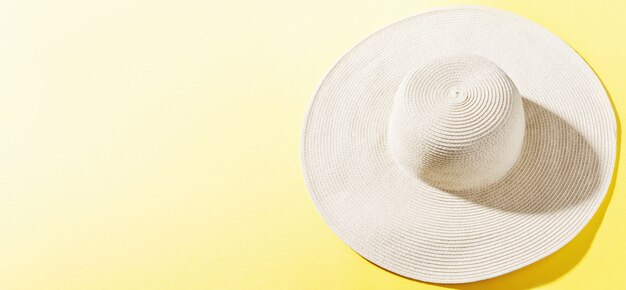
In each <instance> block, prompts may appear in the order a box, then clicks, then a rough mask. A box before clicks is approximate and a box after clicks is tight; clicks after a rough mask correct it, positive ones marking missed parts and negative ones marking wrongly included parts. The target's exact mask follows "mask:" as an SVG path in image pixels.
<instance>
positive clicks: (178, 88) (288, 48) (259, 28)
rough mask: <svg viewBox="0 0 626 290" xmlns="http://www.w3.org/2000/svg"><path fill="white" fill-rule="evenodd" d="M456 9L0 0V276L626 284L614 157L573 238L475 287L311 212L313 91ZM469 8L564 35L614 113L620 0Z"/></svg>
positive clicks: (354, 285)
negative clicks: (369, 256)
mask: <svg viewBox="0 0 626 290" xmlns="http://www.w3.org/2000/svg"><path fill="white" fill-rule="evenodd" d="M452 2H453V1H368V0H346V1H340V0H324V1H312V0H311V1H287V0H285V1H280V0H269V1H254V0H247V1H212V0H210V1H187V0H176V1H173V0H172V1H136V0H133V1H129V0H114V1H84V0H76V1H69V0H63V1H29V0H26V1H25V0H19V1H18V0H8V1H7V0H1V1H0V289H2V290H13V289H81V290H82V289H435V288H440V287H441V288H446V287H450V288H459V289H489V288H505V289H515V288H529V287H538V288H543V289H626V230H625V226H624V221H625V219H626V197H625V196H624V195H623V191H624V190H626V184H625V182H626V175H624V171H623V170H622V171H619V172H617V173H616V178H615V179H614V183H613V185H612V190H611V191H610V192H609V194H608V195H607V198H606V200H605V202H604V203H603V204H602V207H601V208H600V210H599V212H598V213H597V214H596V216H595V217H594V219H593V220H592V221H591V223H590V224H589V225H588V226H587V227H586V228H585V229H584V230H583V232H582V233H581V234H580V235H579V236H578V237H577V238H576V239H575V240H573V241H572V242H571V243H570V244H568V245H567V246H566V247H564V248H563V249H561V250H560V251H558V252H557V253H555V254H554V255H552V256H549V257H548V258H546V259H544V260H541V261H540V262H538V263H536V264H533V265H531V266H529V267H527V268H524V269H521V270H518V271H516V272H513V273H510V274H507V275H505V276H501V277H499V278H495V279H491V280H487V281H483V282H477V283H473V284H467V285H447V286H446V285H443V286H441V285H433V284H426V283H422V282H418V281H413V280H409V279H405V278H402V277H399V276H396V275H394V274H391V273H389V272H386V271H384V270H382V269H380V268H378V267H376V266H374V265H372V264H370V263H368V262H367V261H365V260H364V259H363V258H361V257H360V256H358V255H357V254H356V253H354V252H353V251H352V250H350V248H348V247H347V246H346V245H345V244H343V243H342V242H341V241H340V240H339V239H338V238H337V237H336V236H335V235H334V234H333V233H332V232H331V231H330V230H329V228H328V227H327V226H326V225H325V224H324V223H323V221H322V219H321V217H320V216H319V215H318V213H317V212H316V210H315V208H314V206H313V203H312V201H311V200H310V198H309V195H308V193H307V191H306V188H305V185H304V182H303V178H302V174H301V169H300V159H299V154H300V152H299V146H300V144H299V143H300V126H301V122H302V120H303V116H304V112H305V109H306V106H307V103H308V101H309V97H310V95H311V93H312V92H313V90H314V88H315V86H316V85H317V83H318V82H319V81H320V79H321V78H322V77H323V75H324V73H325V72H326V71H327V69H328V68H329V67H330V66H331V65H332V64H333V63H334V62H335V61H336V60H337V59H338V58H339V57H340V56H341V55H343V53H344V52H346V51H347V50H348V49H349V48H351V47H352V46H353V45H355V44H356V43H357V42H358V41H359V40H361V39H362V38H364V37H365V36H367V35H369V34H370V33H372V32H374V31H376V30H378V29H379V28H382V27H383V26H385V25H387V24H389V23H391V22H394V21H396V20H398V19H401V18H404V17H407V16H410V15H413V14H415V13H418V12H420V11H422V10H424V9H427V8H430V7H433V6H438V5H444V4H450V3H452ZM454 3H459V2H456V1H454ZM464 3H475V4H482V5H487V6H493V7H498V8H501V9H505V10H509V11H513V12H515V13H517V14H520V15H523V16H526V17H527V18H530V19H531V20H533V21H535V22H537V23H539V24H541V25H543V26H544V27H546V28H547V29H549V30H551V31H552V32H554V33H556V34H557V35H559V36H560V37H562V38H563V39H564V40H565V41H567V42H568V43H569V44H570V45H571V46H573V47H574V48H575V49H576V50H577V51H578V52H579V53H580V54H581V55H582V56H583V57H584V58H585V59H586V60H587V61H588V62H589V64H590V65H591V66H592V67H593V69H594V70H595V71H596V72H597V73H598V75H599V76H600V78H601V79H602V80H603V82H604V84H605V86H606V88H607V90H608V92H609V93H610V95H611V97H612V100H613V102H614V105H615V108H616V110H617V112H618V113H621V114H626V99H625V98H624V96H625V95H626V80H625V78H626V34H625V33H626V32H625V30H624V29H626V17H624V12H625V11H626V2H624V1H612V2H610V1H603V2H598V1H571V0H562V1H471V2H469V1H468V2H464ZM620 136H621V135H620ZM619 145H620V146H621V143H620V144H619ZM618 163H620V162H618ZM624 166H625V164H621V165H620V166H619V167H624Z"/></svg>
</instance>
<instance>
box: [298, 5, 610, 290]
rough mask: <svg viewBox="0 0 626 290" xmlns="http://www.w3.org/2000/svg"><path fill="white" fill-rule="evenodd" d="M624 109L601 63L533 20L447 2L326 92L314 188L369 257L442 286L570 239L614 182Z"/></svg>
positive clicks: (355, 63) (343, 232)
mask: <svg viewBox="0 0 626 290" xmlns="http://www.w3.org/2000/svg"><path fill="white" fill-rule="evenodd" d="M615 151H616V121H615V115H614V113H613V110H612V107H611V103H610V101H609V98H608V96H607V94H606V92H605V90H604V88H603V86H602V84H601V82H600V81H599V80H598V78H597V77H596V75H595V74H594V73H593V71H592V70H591V69H590V68H589V66H588V65H587V64H586V63H585V61H584V60H583V59H582V58H581V57H580V56H578V55H577V54H576V52H575V51H574V50H573V49H572V48H570V47H569V46H568V45H567V44H566V43H565V42H563V41H562V40H560V39H559V38H558V37H556V36H555V35H553V34H552V33H550V32H548V31H546V30H545V29H543V28H541V27H540V26H538V25H536V24H534V23H532V22H531V21H529V20H526V19H524V18H521V17H519V16H516V15H513V14H511V13H507V12H502V11H499V10H496V9H490V8H482V7H466V6H463V7H448V8H444V9H437V10H432V11H429V12H425V13H422V14H419V15H416V16H413V17H410V18H407V19H405V20H402V21H400V22H397V23H394V24H392V25H390V26H388V27H386V28H384V29H382V30H380V31H378V32H376V33H374V34H373V35H371V36H369V37H368V38H367V39H365V40H364V41H362V42H361V43H359V44H358V45H357V46H356V47H355V48H353V49H352V50H350V51H349V52H348V53H347V54H346V55H345V56H343V58H341V60H340V61H339V62H338V63H337V64H336V65H335V66H334V67H333V68H332V69H331V70H330V71H329V72H328V74H327V75H326V76H325V77H324V79H323V81H322V82H321V84H320V85H319V87H318V89H317V90H316V92H315V93H314V95H313V98H312V100H311V103H310V105H309V110H308V113H307V115H306V118H305V122H304V129H303V136H302V162H303V169H304V174H305V179H306V183H307V186H308V188H309V192H310V193H311V196H312V199H313V201H314V202H315V204H316V206H317V208H318V210H319V212H320V213H321V215H322V216H323V218H324V220H325V221H326V223H327V224H328V225H329V226H330V227H331V228H332V230H333V231H334V232H335V233H336V234H337V235H338V236H339V237H340V238H341V239H342V240H343V241H345V242H346V243H347V244H348V245H349V246H350V247H351V248H352V249H354V250H355V251H356V252H358V253H359V254H360V255H362V256H363V257H364V258H366V259H368V260H370V261H371V262H373V263H375V264H377V265H379V266H381V267H383V268H385V269H387V270H389V271H392V272H395V273H397V274H400V275H403V276H406V277H410V278H414V279H418V280H423V281H429V282H437V283H464V282H472V281H477V280H482V279H487V278H491V277H495V276H498V275H502V274H505V273H508V272H511V271H513V270H516V269H518V268H521V267H523V266H526V265H528V264H530V263H533V262H535V261H537V260H539V259H541V258H543V257H545V256H547V255H549V254H551V253H553V252H554V251H556V250H557V249H559V248H561V247H562V246H564V245H565V244H566V243H567V242H569V241H570V240H571V239H572V238H574V236H576V234H577V233H578V232H579V231H580V230H581V229H582V228H583V227H584V226H585V224H587V222H588V221H589V220H590V219H591V217H592V216H593V214H594V213H595V211H596V210H597V209H598V206H599V205H600V203H601V202H602V200H603V198H604V196H605V194H606V192H607V189H608V187H609V183H610V182H611V178H612V173H613V167H614V163H615V154H616V152H615Z"/></svg>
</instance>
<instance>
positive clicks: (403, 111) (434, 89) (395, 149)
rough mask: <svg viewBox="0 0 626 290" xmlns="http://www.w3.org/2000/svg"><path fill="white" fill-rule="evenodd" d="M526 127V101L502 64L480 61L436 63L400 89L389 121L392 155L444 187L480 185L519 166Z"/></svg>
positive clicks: (464, 58)
mask: <svg viewBox="0 0 626 290" xmlns="http://www.w3.org/2000/svg"><path fill="white" fill-rule="evenodd" d="M524 128H525V123H524V108H523V105H522V98H521V96H520V95H519V92H518V91H517V88H516V87H515V84H513V82H512V81H511V79H509V77H508V76H507V75H506V73H504V72H503V71H502V70H501V69H500V68H498V67H497V66H496V65H495V64H493V63H491V62H490V61H488V60H486V59H484V58H481V57H478V56H462V57H456V58H444V59H436V60H434V61H432V62H430V63H428V64H426V65H424V66H423V67H420V68H418V69H416V70H414V71H413V72H411V73H409V75H408V76H407V77H405V78H404V80H403V81H402V83H401V84H400V87H399V89H398V91H397V93H396V96H395V99H394V103H393V107H392V112H391V116H390V121H389V131H388V139H389V152H390V156H391V157H392V159H393V160H394V161H395V162H396V163H398V164H399V165H400V166H401V167H403V168H404V169H406V170H407V171H408V172H409V173H412V174H413V175H414V176H416V177H418V178H421V179H422V180H424V181H425V182H428V183H429V184H431V185H433V186H435V187H437V188H440V189H444V190H463V189H471V188H477V187H480V186H485V185H489V184H492V183H494V182H496V181H498V180H500V179H501V178H502V177H503V176H504V175H505V174H506V173H507V172H508V171H509V170H510V169H511V167H513V165H514V164H515V162H516V161H517V159H518V157H519V155H520V151H521V149H522V144H523V140H524Z"/></svg>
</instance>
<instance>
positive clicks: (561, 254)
mask: <svg viewBox="0 0 626 290" xmlns="http://www.w3.org/2000/svg"><path fill="white" fill-rule="evenodd" d="M603 85H604V84H603ZM605 90H606V87H605ZM606 91H607V94H608V96H609V101H610V102H611V106H612V108H613V113H614V114H615V120H616V124H617V127H616V129H617V131H616V139H617V147H616V155H615V165H614V170H613V176H612V178H611V183H610V184H609V188H608V191H607V193H606V196H605V198H604V200H603V201H602V203H601V204H600V207H599V208H598V210H597V211H596V213H595V215H594V216H593V218H592V219H591V220H590V221H589V223H587V225H585V227H584V228H583V229H582V230H581V231H580V233H578V235H577V236H576V237H574V239H572V240H571V241H570V242H569V243H567V244H566V245H565V246H563V247H562V248H560V249H559V250H557V251H556V252H554V253H552V254H551V255H549V256H547V257H545V258H543V259H541V260H539V261H537V262H535V263H533V264H532V265H529V266H526V267H523V268H521V269H517V270H515V271H513V272H509V273H506V274H504V275H501V276H497V277H494V278H490V279H487V280H482V281H476V282H470V283H463V284H439V283H430V282H423V281H418V280H414V281H417V282H420V283H425V284H430V285H435V286H440V287H445V288H450V289H460V290H472V289H486V290H488V289H512V290H518V289H519V290H521V289H531V288H535V287H538V286H540V285H543V284H546V283H549V282H551V281H554V280H556V279H558V278H559V277H561V276H562V275H564V274H565V273H567V272H568V271H570V270H571V269H572V268H573V267H574V266H575V265H576V264H578V262H580V260H581V259H582V258H583V257H584V256H585V254H586V253H587V251H588V250H589V247H590V246H591V242H592V241H593V239H594V237H595V235H596V233H597V231H598V229H599V227H600V225H601V224H602V220H603V219H604V215H605V214H606V210H607V208H608V206H609V203H610V202H611V199H612V197H613V192H614V190H615V183H616V181H617V176H618V174H617V173H618V167H619V160H620V149H621V144H622V125H621V121H620V118H619V115H618V113H617V110H615V104H614V103H613V100H612V97H611V94H610V93H609V92H608V90H606ZM527 106H528V108H529V109H530V110H545V109H544V108H541V107H540V106H538V105H537V104H535V103H533V102H530V101H528V100H525V101H524V109H526V108H527ZM531 112H532V111H531ZM544 113H549V112H544ZM549 114H551V113H549ZM556 122H564V121H563V120H560V121H558V120H557V121H556ZM564 123H565V122H564ZM560 125H561V126H560V127H562V126H565V125H567V124H566V123H565V124H560ZM567 126H569V125H567ZM567 126H565V128H562V129H561V130H565V131H566V132H569V133H574V134H577V135H578V137H580V138H582V136H580V134H579V133H578V132H576V131H575V130H574V129H573V128H571V127H569V128H568V127H567ZM569 130H573V131H574V132H570V131H569ZM583 141H584V138H583ZM584 144H585V145H586V146H589V145H588V144H587V143H586V141H585V143H584ZM585 145H583V146H585ZM595 162H597V159H596V161H595ZM583 196H584V194H583ZM540 209H541V207H539V208H535V210H540ZM361 257H362V256H361ZM363 259H364V260H366V261H368V262H369V263H370V264H372V265H374V266H376V267H378V268H380V269H382V270H384V271H386V272H388V273H390V274H392V275H395V276H398V277H402V278H404V279H409V280H413V279H411V278H407V277H404V276H402V275H399V274H396V273H393V272H391V271H389V270H387V269H385V268H382V267H380V266H378V265H376V264H375V263H373V262H371V261H369V260H367V259H365V258H364V257H363Z"/></svg>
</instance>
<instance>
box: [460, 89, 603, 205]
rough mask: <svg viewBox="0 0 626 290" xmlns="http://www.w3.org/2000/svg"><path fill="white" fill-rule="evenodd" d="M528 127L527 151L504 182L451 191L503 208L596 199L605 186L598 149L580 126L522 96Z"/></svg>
mask: <svg viewBox="0 0 626 290" xmlns="http://www.w3.org/2000/svg"><path fill="white" fill-rule="evenodd" d="M522 103H523V106H524V115H525V118H526V130H525V135H524V144H523V147H522V152H521V155H520V157H519V159H518V160H517V162H516V163H515V165H514V166H513V167H512V168H511V170H509V172H508V173H507V174H506V175H505V176H504V177H503V178H502V179H500V180H499V181H498V182H496V183H494V184H490V185H487V186H483V187H480V188H475V189H469V190H462V191H448V192H449V193H452V194H455V195H457V196H459V197H461V198H464V199H466V200H468V201H471V202H472V203H475V204H480V205H483V206H486V207H490V208H497V209H500V210H503V211H509V212H519V213H525V214H537V213H547V212H556V211H559V210H562V209H564V208H568V207H571V206H574V205H576V204H578V203H581V202H583V201H585V200H587V199H588V198H590V197H592V196H593V194H594V193H595V192H596V191H597V187H598V186H599V185H600V181H601V176H600V175H599V171H600V170H599V169H600V163H599V161H598V157H597V153H596V152H595V151H594V149H593V148H592V147H591V145H590V144H589V143H588V142H587V140H585V137H583V136H582V135H581V134H580V133H579V132H578V131H577V130H576V129H574V128H573V127H572V126H571V125H569V124H568V123H567V122H566V121H565V120H563V119H562V118H561V117H559V116H558V115H556V114H555V113H553V112H551V111H549V110H547V109H545V108H544V107H542V106H540V105H539V104H537V103H535V102H533V101H531V100H529V99H527V98H522Z"/></svg>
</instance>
